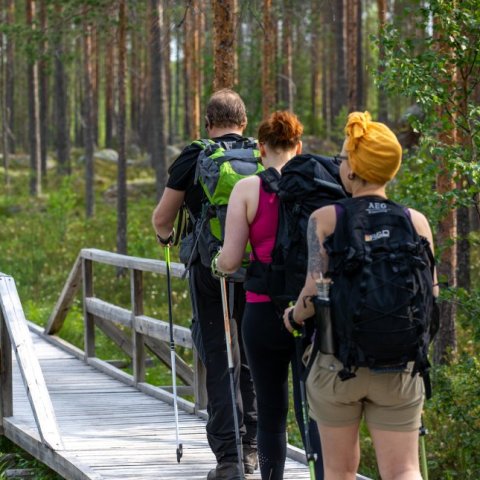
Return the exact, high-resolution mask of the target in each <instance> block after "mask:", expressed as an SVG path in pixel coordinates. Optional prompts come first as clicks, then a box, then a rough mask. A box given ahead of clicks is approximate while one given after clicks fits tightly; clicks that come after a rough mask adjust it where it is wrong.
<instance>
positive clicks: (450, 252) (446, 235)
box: [434, 26, 458, 363]
mask: <svg viewBox="0 0 480 480" xmlns="http://www.w3.org/2000/svg"><path fill="white" fill-rule="evenodd" d="M437 28H438V26H437ZM436 34H437V35H438V33H436ZM441 48H442V49H444V50H445V51H446V53H447V54H448V53H449V50H450V47H448V46H447V45H442V46H441ZM450 53H451V52H450ZM449 68H450V69H451V80H450V82H451V83H447V84H446V85H445V87H446V88H448V89H449V90H450V88H451V87H452V86H453V85H455V84H456V82H457V75H456V71H455V69H454V68H453V67H451V66H450V67H449ZM448 116H449V115H448V113H447V111H446V110H445V109H442V108H440V109H439V118H447V117H448ZM449 122H450V124H449V125H448V127H449V129H447V128H446V127H445V124H446V122H443V130H442V132H441V134H440V135H439V139H440V141H441V142H442V143H444V144H446V145H453V144H455V143H457V141H458V132H457V130H456V128H455V123H454V119H453V118H450V120H449ZM439 167H440V168H439V173H438V175H437V192H438V194H439V195H446V194H448V193H450V192H452V191H453V190H454V189H455V187H456V185H455V180H454V179H453V176H452V172H451V171H449V169H448V164H447V163H446V162H445V161H444V160H443V158H440V159H439ZM449 207H450V208H448V210H447V214H446V215H445V217H444V218H443V219H441V221H440V223H439V225H438V229H437V238H436V244H437V246H438V247H439V248H440V249H441V252H442V253H441V256H440V261H439V264H438V265H437V272H438V276H439V281H440V282H448V286H449V287H451V288H455V287H456V286H457V274H456V273H457V241H456V238H457V218H456V212H455V205H454V204H453V201H452V200H450V206H449ZM441 305H442V308H441V311H440V329H439V332H438V334H437V336H436V339H435V343H434V362H435V363H446V362H449V360H450V354H451V353H455V351H456V349H457V338H456V330H455V318H456V305H455V304H454V303H453V302H449V301H445V302H442V304H441Z"/></svg>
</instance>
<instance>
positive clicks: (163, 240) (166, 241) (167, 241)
mask: <svg viewBox="0 0 480 480" xmlns="http://www.w3.org/2000/svg"><path fill="white" fill-rule="evenodd" d="M174 237H175V229H173V230H172V231H171V233H170V235H169V236H168V237H167V238H163V237H161V236H160V235H159V234H158V233H157V240H158V243H160V245H163V246H164V247H166V246H169V245H171V244H172V243H173V239H174Z"/></svg>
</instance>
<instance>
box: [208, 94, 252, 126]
mask: <svg viewBox="0 0 480 480" xmlns="http://www.w3.org/2000/svg"><path fill="white" fill-rule="evenodd" d="M206 117H207V122H208V123H209V125H210V126H211V127H221V128H228V127H240V128H242V129H243V128H245V127H246V126H247V109H246V108H245V104H244V103H243V100H242V99H241V98H240V95H239V94H238V93H237V92H234V91H233V90H230V89H229V88H222V89H221V90H218V91H216V92H215V93H214V94H213V95H212V96H211V97H210V100H209V101H208V104H207V113H206Z"/></svg>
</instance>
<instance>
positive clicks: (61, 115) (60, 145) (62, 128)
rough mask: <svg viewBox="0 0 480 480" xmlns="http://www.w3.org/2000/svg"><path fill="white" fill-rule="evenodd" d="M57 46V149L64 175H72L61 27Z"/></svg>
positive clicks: (57, 8)
mask: <svg viewBox="0 0 480 480" xmlns="http://www.w3.org/2000/svg"><path fill="white" fill-rule="evenodd" d="M62 11H63V8H62V6H61V5H60V4H59V3H57V4H56V5H55V13H56V20H57V21H59V19H60V18H61V16H62ZM54 42H55V45H54V48H55V61H54V64H55V65H54V66H55V74H54V83H55V128H56V142H55V143H56V150H57V157H58V170H59V173H60V174H62V175H65V174H67V175H70V173H71V168H70V137H69V128H68V94H67V77H66V74H65V65H64V53H65V51H64V44H63V32H62V29H59V30H58V31H57V32H56V33H55V36H54Z"/></svg>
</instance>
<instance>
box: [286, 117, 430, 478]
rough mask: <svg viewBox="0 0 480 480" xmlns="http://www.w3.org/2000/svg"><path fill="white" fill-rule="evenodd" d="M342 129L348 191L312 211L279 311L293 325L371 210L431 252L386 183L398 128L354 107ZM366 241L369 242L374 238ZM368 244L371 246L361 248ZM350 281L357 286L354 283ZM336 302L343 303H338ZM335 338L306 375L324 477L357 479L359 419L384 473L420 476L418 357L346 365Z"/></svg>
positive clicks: (424, 228)
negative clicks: (291, 286) (294, 291)
mask: <svg viewBox="0 0 480 480" xmlns="http://www.w3.org/2000/svg"><path fill="white" fill-rule="evenodd" d="M345 135H346V137H345V142H344V144H343V149H342V153H341V156H340V158H341V159H342V163H341V166H340V176H341V179H342V182H343V184H344V187H345V189H346V190H347V191H348V192H349V193H351V195H352V198H351V199H348V200H346V201H342V202H341V203H340V204H339V205H330V206H327V207H324V208H321V209H319V210H317V211H316V212H314V213H313V214H312V216H311V217H310V222H309V228H308V234H307V235H308V246H309V265H308V274H307V279H306V282H305V286H304V288H303V290H302V292H301V293H300V295H299V299H298V301H297V303H296V305H295V307H290V308H288V309H287V310H286V311H285V315H284V323H285V326H286V328H287V329H288V330H290V331H292V328H293V327H295V324H299V325H303V323H304V321H305V320H306V319H307V318H309V317H311V316H312V315H313V314H314V305H313V303H312V300H311V299H313V298H315V297H316V295H317V287H318V286H319V284H321V285H324V284H325V283H328V279H325V277H324V275H325V274H326V273H327V272H328V274H329V275H331V274H332V271H333V272H334V273H335V268H337V266H336V265H335V262H333V261H332V258H331V257H329V254H330V255H333V254H334V253H335V252H334V249H333V248H332V245H341V244H339V243H335V242H338V238H340V237H339V235H343V237H341V238H342V239H343V241H344V242H345V241H347V242H348V241H350V237H349V238H347V240H344V239H345V236H346V235H347V233H348V234H351V233H352V230H351V229H350V226H351V225H353V224H355V225H367V226H369V225H370V224H369V223H368V222H370V219H371V218H372V217H377V218H379V217H378V216H377V215H376V214H380V213H382V214H383V215H384V217H383V218H386V219H387V220H388V219H389V215H391V216H392V215H394V214H395V215H396V216H397V217H401V218H403V220H402V222H404V224H408V225H410V230H411V231H412V235H414V236H415V238H418V239H419V240H420V239H422V238H423V239H424V240H421V241H422V242H423V243H422V245H425V252H424V253H425V255H426V251H427V249H428V246H429V248H430V249H431V250H432V252H433V239H432V232H431V229H430V226H429V223H428V221H427V219H426V218H425V216H424V215H423V214H421V213H420V212H418V211H416V210H413V209H411V208H406V207H403V206H401V205H398V204H395V203H394V202H391V201H390V200H388V199H387V194H386V185H387V183H388V182H389V181H390V180H392V179H393V178H394V177H395V175H396V173H397V172H398V170H399V168H400V165H401V158H402V149H401V146H400V144H399V142H398V140H397V138H396V136H395V134H394V133H393V132H392V131H391V130H390V129H389V128H388V127H387V126H386V125H384V124H382V123H378V122H374V121H372V118H371V116H370V114H369V113H368V112H364V113H362V112H353V113H351V114H350V115H349V116H348V121H347V124H346V127H345ZM394 212H395V213H394ZM347 214H348V215H347ZM352 218H355V220H352ZM345 225H348V228H347V227H345ZM392 228H394V227H392ZM338 232H342V233H338ZM344 232H347V233H344ZM352 236H353V235H352ZM392 237H394V234H393V233H392ZM389 238H390V231H389V230H387V229H383V230H380V231H378V232H377V231H372V232H371V234H370V233H369V234H365V235H364V237H361V240H362V242H365V243H362V245H364V244H366V243H368V242H370V244H371V242H376V241H377V240H379V241H381V242H383V243H382V245H386V246H387V247H388V246H389V244H388V242H389ZM427 242H428V244H427ZM371 247H372V249H373V248H374V246H373V244H371ZM369 248H370V245H369V246H367V247H366V248H365V250H368V249H369ZM327 251H328V253H327ZM329 261H330V263H329ZM332 265H333V267H332ZM342 268H343V267H342ZM432 268H433V267H432ZM429 275H430V274H429ZM435 283H436V282H435V273H434V274H433V279H432V277H431V276H430V285H432V284H433V285H435ZM339 284H340V281H338V282H337V285H335V287H336V288H337V291H338V288H339V287H338V285H339ZM332 287H333V285H332ZM354 287H355V288H356V285H355V286H352V290H353V289H354ZM332 290H333V288H332V289H331V292H330V293H331V295H330V300H331V302H334V301H335V299H336V298H340V297H335V296H333V295H332ZM431 293H433V295H438V287H436V286H432V292H431ZM431 293H430V294H429V295H430V298H431ZM350 294H353V292H351V291H350V292H345V293H344V294H343V297H341V298H342V299H343V302H338V301H337V303H336V304H335V305H331V308H332V312H337V311H338V309H340V310H341V309H344V310H345V311H346V312H349V310H348V309H349V308H350V307H351V306H350V305H348V304H349V303H350V302H352V301H353V300H352V298H351V297H349V295H350ZM339 304H340V305H341V306H340V307H339V308H336V307H338V305H339ZM344 304H346V305H347V306H346V307H344V306H343V305H344ZM383 315H384V316H387V315H389V313H383ZM352 317H353V316H352ZM350 318H351V317H350ZM351 322H352V323H353V320H351ZM332 325H333V328H334V339H336V340H338V338H340V337H338V334H336V333H335V328H337V327H338V325H337V320H335V319H334V321H333V324H332ZM335 335H336V336H335ZM333 344H334V346H333V348H331V350H326V349H325V348H323V349H322V347H321V348H320V351H318V352H317V353H316V355H315V358H314V359H313V360H312V368H311V371H310V374H309V376H308V380H307V393H308V401H309V405H310V414H311V416H312V417H313V418H314V419H315V420H316V421H317V424H318V427H319V432H320V436H321V442H322V453H323V459H324V469H325V480H340V479H341V480H354V479H355V478H356V472H357V469H358V465H359V462H360V447H359V445H360V444H359V426H360V421H361V419H362V418H364V419H365V421H366V424H367V426H368V428H369V430H370V434H371V436H372V440H373V444H374V447H375V450H376V455H377V462H378V466H379V471H380V475H381V477H382V479H383V480H387V479H388V480H421V478H422V477H421V474H420V468H419V459H418V429H419V427H420V416H421V411H422V407H423V401H424V387H423V382H422V379H421V378H420V377H419V375H417V374H415V369H413V368H414V365H416V362H415V363H414V362H405V363H401V364H394V365H393V366H392V365H390V364H389V365H388V367H387V368H373V365H374V364H373V363H372V364H371V365H372V368H370V367H369V366H368V367H367V366H364V364H361V365H360V366H357V365H355V364H353V365H346V364H345V363H342V361H340V360H339V357H340V358H342V359H345V358H346V357H345V355H344V354H343V352H339V351H338V350H339V349H338V342H337V346H335V341H334V342H333ZM409 360H410V358H409ZM359 363H361V362H359ZM376 366H377V365H376V364H375V367H376ZM412 369H413V370H412ZM412 371H413V373H414V374H412Z"/></svg>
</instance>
